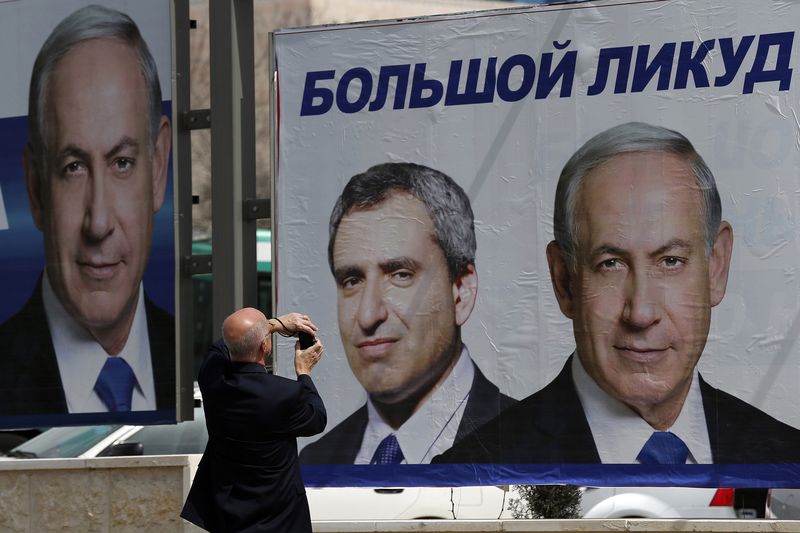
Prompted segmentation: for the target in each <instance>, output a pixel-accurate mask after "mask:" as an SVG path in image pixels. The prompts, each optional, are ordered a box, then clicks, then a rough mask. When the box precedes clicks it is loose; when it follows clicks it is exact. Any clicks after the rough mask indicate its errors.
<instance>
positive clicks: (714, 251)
mask: <svg viewBox="0 0 800 533" xmlns="http://www.w3.org/2000/svg"><path fill="white" fill-rule="evenodd" d="M732 254H733V228H732V227H731V225H730V224H729V223H728V222H726V221H724V220H723V221H722V222H720V223H719V230H718V231H717V240H716V241H715V242H714V247H713V248H711V256H710V257H709V258H708V286H709V290H710V300H711V306H712V307H714V306H715V305H717V304H719V303H720V302H721V301H722V298H724V297H725V289H726V288H727V287H728V272H729V271H730V266H731V255H732Z"/></svg>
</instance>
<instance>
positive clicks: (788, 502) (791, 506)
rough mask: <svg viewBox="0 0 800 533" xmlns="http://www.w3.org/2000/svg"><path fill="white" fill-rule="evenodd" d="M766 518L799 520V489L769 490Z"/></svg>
mask: <svg viewBox="0 0 800 533" xmlns="http://www.w3.org/2000/svg"><path fill="white" fill-rule="evenodd" d="M766 507H767V510H766V517H767V518H773V519H779V520H800V489H770V490H769V495H768V497H767V505H766Z"/></svg>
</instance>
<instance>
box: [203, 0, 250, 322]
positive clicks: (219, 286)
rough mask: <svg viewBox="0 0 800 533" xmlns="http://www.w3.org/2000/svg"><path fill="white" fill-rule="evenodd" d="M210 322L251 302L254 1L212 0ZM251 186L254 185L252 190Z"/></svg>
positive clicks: (220, 319) (219, 320)
mask: <svg viewBox="0 0 800 533" xmlns="http://www.w3.org/2000/svg"><path fill="white" fill-rule="evenodd" d="M209 21H210V48H211V50H210V53H211V197H212V199H211V218H212V232H211V239H212V257H213V259H212V261H213V268H214V288H213V296H212V298H213V302H214V304H213V305H214V312H213V327H214V330H215V331H220V328H221V325H222V321H223V320H224V318H225V316H227V315H228V314H229V313H231V312H233V311H234V310H236V309H238V308H240V307H242V306H244V305H253V304H254V303H255V298H256V295H255V279H256V272H255V269H256V261H255V248H256V242H255V241H256V239H255V221H252V220H251V221H245V220H244V217H243V201H244V199H245V198H247V197H248V196H250V197H252V196H254V191H255V183H254V182H255V172H254V171H253V167H254V165H255V139H254V137H255V133H254V130H255V128H254V127H253V121H254V114H255V106H254V87H253V2H252V0H210V1H209ZM250 189H252V191H251V190H250Z"/></svg>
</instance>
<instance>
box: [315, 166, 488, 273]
mask: <svg viewBox="0 0 800 533" xmlns="http://www.w3.org/2000/svg"><path fill="white" fill-rule="evenodd" d="M396 192H407V193H409V194H411V195H412V196H414V197H415V198H416V199H417V200H419V201H420V202H422V203H423V204H424V205H425V208H426V209H427V210H428V215H429V216H430V217H431V220H432V221H433V228H434V239H435V241H436V244H438V245H439V248H441V249H442V252H443V253H444V256H445V259H446V260H447V268H448V271H449V274H450V278H451V279H456V278H458V277H459V276H460V275H462V274H463V273H464V272H465V271H466V268H467V266H468V265H471V264H474V263H475V248H476V244H475V222H474V216H473V214H472V207H471V205H470V201H469V197H468V196H467V193H465V192H464V189H462V188H461V186H460V185H458V184H457V183H456V182H455V181H453V179H452V178H451V177H449V176H447V175H446V174H444V173H442V172H439V171H438V170H434V169H432V168H428V167H426V166H423V165H417V164H414V163H383V164H381V165H375V166H373V167H371V168H369V169H368V170H367V171H366V172H363V173H361V174H356V175H355V176H353V177H352V178H350V181H349V182H348V183H347V185H346V186H345V188H344V190H343V191H342V194H341V196H339V198H338V199H337V200H336V205H335V206H334V207H333V212H332V213H331V220H330V226H329V237H330V238H329V240H328V263H329V264H330V268H331V272H333V271H334V267H333V245H334V243H335V242H336V232H337V231H338V229H339V224H340V223H341V221H342V217H344V216H345V215H346V214H348V213H350V212H351V211H355V210H359V209H368V208H370V207H373V206H375V205H378V204H380V203H381V202H383V201H384V200H386V199H387V198H388V197H389V196H391V195H392V194H393V193H396Z"/></svg>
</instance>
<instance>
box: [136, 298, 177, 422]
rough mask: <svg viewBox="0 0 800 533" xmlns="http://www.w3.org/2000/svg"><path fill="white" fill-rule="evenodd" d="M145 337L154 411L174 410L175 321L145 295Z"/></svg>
mask: <svg viewBox="0 0 800 533" xmlns="http://www.w3.org/2000/svg"><path fill="white" fill-rule="evenodd" d="M144 305H145V310H146V312H147V336H148V337H149V338H150V361H151V364H152V367H153V384H154V386H155V390H156V409H158V410H159V411H169V410H174V409H175V395H176V391H175V319H174V318H173V317H172V315H170V314H169V313H167V312H166V311H164V310H163V309H161V308H159V307H158V306H156V305H155V304H154V303H153V302H152V301H151V300H150V299H149V298H147V295H145V298H144Z"/></svg>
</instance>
